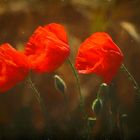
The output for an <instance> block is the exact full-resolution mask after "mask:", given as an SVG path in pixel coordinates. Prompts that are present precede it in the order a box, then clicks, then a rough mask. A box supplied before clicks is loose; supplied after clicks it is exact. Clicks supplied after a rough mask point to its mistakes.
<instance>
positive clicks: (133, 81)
mask: <svg viewBox="0 0 140 140" xmlns="http://www.w3.org/2000/svg"><path fill="white" fill-rule="evenodd" d="M121 70H122V71H124V72H125V73H126V74H127V76H128V78H129V80H130V81H131V82H132V83H133V87H134V89H135V90H136V91H137V93H138V95H139V96H140V87H139V85H138V83H137V82H136V80H135V79H134V77H133V76H132V75H131V73H130V72H129V71H128V70H127V68H126V67H125V65H124V64H122V66H121Z"/></svg>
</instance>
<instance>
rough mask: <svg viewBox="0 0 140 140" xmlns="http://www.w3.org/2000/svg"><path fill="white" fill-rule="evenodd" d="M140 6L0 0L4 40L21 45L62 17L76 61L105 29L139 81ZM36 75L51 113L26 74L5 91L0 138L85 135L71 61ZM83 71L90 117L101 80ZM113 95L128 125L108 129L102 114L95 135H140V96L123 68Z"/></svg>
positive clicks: (0, 99) (98, 0)
mask: <svg viewBox="0 0 140 140" xmlns="http://www.w3.org/2000/svg"><path fill="white" fill-rule="evenodd" d="M139 9H140V1H139V0H0V44H2V43H5V42H9V43H10V44H11V45H12V46H13V47H15V48H17V49H18V50H22V49H24V45H25V44H26V42H27V41H28V39H29V37H30V36H31V34H32V33H33V31H34V30H35V29H36V28H37V27H38V26H40V25H46V24H49V23H52V22H55V23H60V24H63V25H64V26H65V28H66V31H67V34H68V38H69V44H70V48H71V55H70V58H71V60H72V62H73V63H74V59H75V56H76V53H77V50H78V47H79V45H80V43H81V42H82V41H84V40H85V39H86V38H87V37H88V36H89V35H91V34H92V33H94V32H96V31H106V32H108V33H109V34H110V35H111V37H112V38H113V40H114V42H115V43H116V44H117V45H118V46H119V47H120V48H121V50H122V52H123V53H124V64H125V65H126V67H127V68H128V70H129V71H130V73H131V74H132V75H133V76H134V77H135V79H136V81H137V82H138V83H140V75H139V71H140V32H139V31H140V10H139ZM55 74H58V75H59V76H61V77H62V78H63V79H64V81H65V82H66V85H67V93H66V94H67V96H68V97H69V99H68V100H69V102H68V109H66V105H65V102H64V98H63V95H62V94H61V93H59V92H58V91H57V90H56V89H55V86H54V79H53V76H54V75H55ZM31 77H32V80H33V82H34V83H35V85H36V87H37V88H38V89H39V91H40V93H41V96H42V98H43V99H44V101H45V105H46V112H47V119H44V116H43V113H42V112H41V110H40V106H39V104H38V102H37V101H36V99H35V97H34V95H33V91H32V90H31V89H30V88H29V85H28V84H27V82H26V80H25V81H23V82H21V83H20V84H18V85H17V86H15V87H14V88H13V89H11V90H9V91H8V92H6V93H2V94H0V139H5V138H9V139H17V138H20V137H25V138H29V139H43V138H46V139H47V138H49V139H50V140H51V139H54V138H55V139H64V138H66V139H68V138H71V139H82V138H83V137H82V136H83V121H82V119H81V113H80V112H79V110H78V105H79V96H78V90H77V85H76V82H75V78H74V76H73V74H72V71H71V69H70V66H69V65H68V63H67V61H66V62H65V63H64V64H63V65H62V66H61V67H60V68H59V69H57V70H56V71H55V72H53V73H50V74H46V73H44V74H40V75H38V74H34V73H32V75H31ZM79 77H80V82H81V88H82V94H83V96H84V97H85V105H86V111H87V113H88V116H89V117H95V114H94V113H93V111H92V109H91V106H92V102H93V100H94V99H95V97H96V93H97V90H98V87H99V85H100V83H101V80H100V78H99V77H97V76H95V75H93V74H92V75H79ZM112 101H113V103H114V108H115V109H114V110H117V109H118V107H119V109H120V110H121V113H125V114H127V116H128V117H127V119H125V124H124V126H123V131H121V132H119V129H118V128H114V129H113V132H111V134H110V133H109V134H108V133H107V134H106V133H105V134H104V132H105V131H106V128H104V125H103V124H102V123H104V122H103V121H101V120H102V117H101V118H100V119H99V120H97V122H96V124H95V126H94V127H93V128H92V130H91V137H94V138H97V139H98V138H99V137H104V135H105V137H106V136H107V137H109V136H113V137H116V136H118V135H120V133H123V134H122V135H123V136H122V137H121V136H119V139H121V138H122V139H131V138H140V109H139V108H140V105H139V100H138V99H137V98H136V97H135V92H134V89H133V85H132V83H131V82H130V81H129V80H128V78H127V77H126V76H125V75H124V73H122V72H118V74H117V75H116V77H115V78H114V81H113V91H112ZM68 111H69V114H70V116H71V119H70V120H69V117H68V115H67V112H68ZM114 116H115V117H116V115H114ZM103 117H104V116H103ZM116 118H117V117H116ZM106 119H107V118H106ZM106 119H105V122H106ZM45 122H46V124H47V125H45ZM107 125H109V124H107ZM108 135H109V136H108ZM110 138H111V137H110ZM83 139H84V138H83Z"/></svg>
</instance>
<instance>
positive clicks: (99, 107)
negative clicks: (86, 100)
mask: <svg viewBox="0 0 140 140" xmlns="http://www.w3.org/2000/svg"><path fill="white" fill-rule="evenodd" d="M102 106H103V103H102V100H101V99H99V98H96V99H95V100H94V101H93V104H92V110H93V111H94V112H95V113H96V115H98V114H99V113H100V112H101V110H102Z"/></svg>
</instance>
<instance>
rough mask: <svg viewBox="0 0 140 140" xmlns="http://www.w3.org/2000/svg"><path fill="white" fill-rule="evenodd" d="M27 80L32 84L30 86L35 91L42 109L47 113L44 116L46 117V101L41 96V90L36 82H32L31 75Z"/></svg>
mask: <svg viewBox="0 0 140 140" xmlns="http://www.w3.org/2000/svg"><path fill="white" fill-rule="evenodd" d="M27 82H28V84H29V86H30V88H31V89H32V90H33V91H34V92H33V93H34V96H35V97H36V99H37V101H38V103H39V104H40V107H41V111H42V113H43V114H44V115H45V116H44V117H45V118H46V109H45V103H44V102H43V99H42V98H41V96H40V92H39V91H38V89H37V88H36V87H35V85H34V83H33V82H32V80H31V78H30V76H28V79H27Z"/></svg>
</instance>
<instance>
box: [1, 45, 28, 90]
mask: <svg viewBox="0 0 140 140" xmlns="http://www.w3.org/2000/svg"><path fill="white" fill-rule="evenodd" d="M28 71H29V69H28V63H27V59H26V57H25V55H24V54H22V53H21V52H18V51H16V50H15V49H14V48H12V47H11V46H10V45H9V44H8V43H6V44H3V45H1V46H0V92H5V91H7V90H9V89H10V88H12V87H13V86H15V85H16V84H17V83H18V82H20V81H22V80H23V79H24V78H25V76H26V75H27V74H28Z"/></svg>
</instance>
